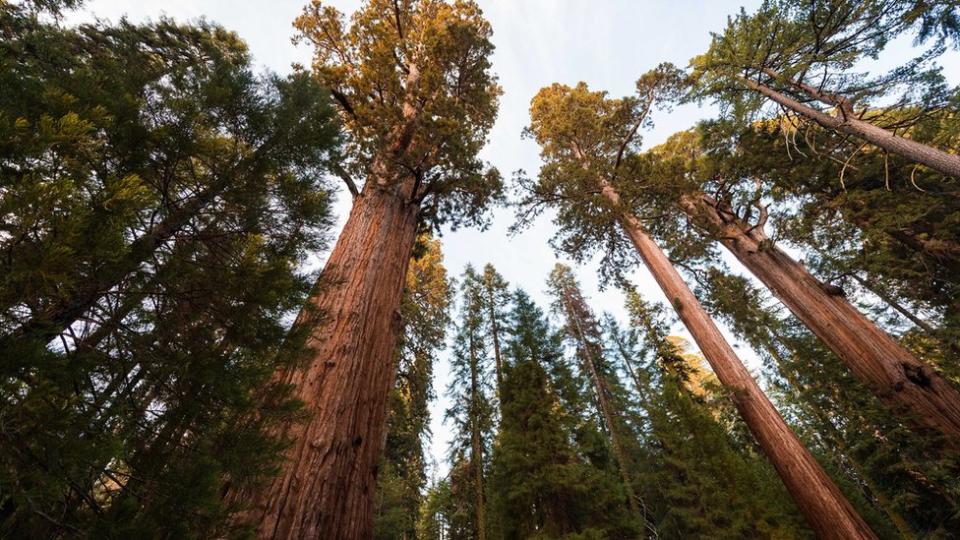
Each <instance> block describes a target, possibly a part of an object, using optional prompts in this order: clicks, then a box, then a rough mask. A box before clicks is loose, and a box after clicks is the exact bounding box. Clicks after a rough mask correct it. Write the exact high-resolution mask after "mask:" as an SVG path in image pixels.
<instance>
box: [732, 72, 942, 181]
mask: <svg viewBox="0 0 960 540" xmlns="http://www.w3.org/2000/svg"><path fill="white" fill-rule="evenodd" d="M741 80H742V81H743V82H744V84H746V86H747V87H748V88H750V89H751V90H754V91H756V92H758V93H760V94H762V95H764V96H766V97H767V98H768V99H770V100H771V101H773V102H775V103H777V104H778V105H781V106H783V107H784V108H786V109H789V110H791V111H793V112H795V113H797V114H800V115H802V116H805V117H806V118H808V119H810V120H813V121H814V122H816V123H818V124H820V125H821V126H823V127H825V128H827V129H830V130H834V131H838V132H840V133H844V134H847V135H853V136H854V137H857V138H859V139H861V140H864V141H866V142H868V143H870V144H873V145H874V146H877V147H879V148H882V149H884V150H886V151H887V152H891V153H894V154H897V155H900V156H903V157H905V158H907V159H909V160H910V161H915V162H917V163H920V164H921V165H926V166H927V167H930V168H931V169H933V170H935V171H939V172H941V173H943V174H946V175H948V176H953V177H955V178H960V156H958V155H956V154H949V153H947V152H944V151H943V150H938V149H936V148H933V147H932V146H928V145H926V144H923V143H919V142H917V141H914V140H912V139H906V138H904V137H899V136H897V135H894V134H893V133H891V132H889V131H887V130H885V129H883V128H881V127H877V126H875V125H873V124H871V123H870V122H865V121H863V120H860V119H859V118H857V117H856V116H854V114H853V111H848V110H846V108H845V106H844V104H843V103H840V104H839V108H840V109H841V114H839V115H838V116H831V115H829V114H826V113H824V112H822V111H819V110H817V109H814V108H813V107H810V106H807V105H804V104H803V103H800V102H799V101H797V100H795V99H793V98H791V97H790V96H787V95H786V94H783V93H781V92H778V91H776V90H774V89H772V88H770V87H769V86H767V85H765V84H761V83H758V82H756V81H754V80H752V79H749V78H746V77H743V78H741ZM814 97H815V98H818V99H819V96H814Z"/></svg>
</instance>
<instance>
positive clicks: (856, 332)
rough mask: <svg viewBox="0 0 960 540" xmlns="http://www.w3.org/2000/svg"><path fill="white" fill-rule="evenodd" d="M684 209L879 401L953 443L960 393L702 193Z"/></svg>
mask: <svg viewBox="0 0 960 540" xmlns="http://www.w3.org/2000/svg"><path fill="white" fill-rule="evenodd" d="M681 206H683V208H684V210H685V212H687V214H688V215H689V216H691V217H692V218H693V219H694V221H695V222H697V223H699V224H700V225H701V226H702V227H703V228H704V229H706V230H707V231H708V232H709V233H710V234H711V235H712V236H713V237H715V238H717V239H718V240H719V241H720V242H721V243H722V244H723V245H724V246H726V248H727V249H729V250H730V252H731V253H733V254H734V255H735V256H736V257H737V260H739V261H740V262H741V263H742V264H743V265H744V266H746V267H747V269H749V270H750V271H751V272H752V273H753V275H754V276H756V277H757V279H759V280H760V281H762V282H763V283H764V284H765V285H766V286H767V287H768V288H769V289H770V291H771V292H773V294H774V295H776V297H777V298H779V299H780V301H781V302H783V303H784V305H786V306H787V307H788V308H789V309H790V311H791V312H792V313H793V314H794V315H795V316H796V317H797V318H798V319H800V321H801V322H802V323H803V324H804V325H806V327H807V328H809V329H810V331H811V332H813V333H814V334H816V335H817V337H819V338H820V340H821V341H823V343H824V344H825V345H827V347H829V348H830V350H832V351H833V352H834V353H835V354H836V355H837V356H838V357H839V358H840V359H841V360H842V361H843V362H844V363H845V364H846V365H847V366H849V367H850V370H851V371H852V372H853V374H854V375H855V376H856V377H857V378H859V379H860V380H861V381H863V382H864V383H866V384H867V385H868V386H869V387H870V388H871V389H872V390H873V391H874V393H876V394H877V395H878V396H879V397H880V398H881V399H883V400H885V401H886V402H888V403H890V404H892V405H894V406H895V407H897V408H898V409H902V410H904V411H905V412H906V413H907V414H908V416H909V417H910V418H911V420H913V421H914V422H915V423H917V424H919V425H922V426H925V427H928V428H932V429H935V430H938V431H940V432H941V433H943V434H944V435H946V436H947V437H949V438H950V439H951V440H953V441H956V442H958V443H960V392H958V391H957V389H956V388H954V387H953V386H952V385H951V384H950V383H949V382H947V381H946V380H945V379H944V378H943V377H942V376H941V375H940V374H939V373H937V371H936V370H935V369H934V368H932V367H931V366H928V365H926V364H924V363H922V362H920V361H919V360H918V359H917V358H915V357H914V356H913V355H912V354H910V352H909V351H907V350H906V349H904V348H903V347H901V346H900V344H899V343H897V342H896V340H894V339H893V338H892V337H890V336H889V335H888V334H887V333H885V332H884V331H883V330H881V329H880V328H878V327H877V326H876V325H875V324H873V322H872V321H870V320H869V319H867V318H866V317H865V316H864V315H863V314H862V313H860V311H858V310H857V309H856V308H855V307H854V306H853V305H852V304H850V302H849V301H848V300H847V299H846V298H845V297H844V296H843V295H842V294H839V292H840V291H831V290H829V289H828V288H827V287H825V286H824V285H823V284H822V283H821V282H820V281H819V280H817V279H816V278H815V277H813V276H812V275H811V274H810V272H808V271H807V269H806V268H805V267H804V266H803V265H802V264H800V263H798V262H797V261H795V260H793V259H792V258H790V256H789V255H787V254H786V253H784V252H783V251H782V250H780V249H779V248H777V247H776V246H775V245H773V243H772V242H771V241H770V239H769V238H768V237H767V236H766V234H765V233H764V232H763V227H762V226H750V225H748V224H747V223H745V222H743V221H742V220H741V219H740V218H738V217H737V216H736V214H735V213H734V212H733V211H732V209H730V208H729V206H727V205H725V204H723V203H718V202H717V201H715V200H714V199H713V198H712V197H710V196H708V195H705V194H702V193H700V194H697V195H691V196H686V197H684V198H683V199H682V201H681Z"/></svg>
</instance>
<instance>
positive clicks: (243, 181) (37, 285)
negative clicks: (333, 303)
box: [0, 2, 337, 537]
mask: <svg viewBox="0 0 960 540" xmlns="http://www.w3.org/2000/svg"><path fill="white" fill-rule="evenodd" d="M71 5H73V3H72V2H41V3H34V4H32V5H25V4H17V5H12V4H9V3H8V4H4V5H3V6H0V18H2V23H0V28H2V32H3V34H4V40H3V42H2V44H0V62H2V64H3V69H0V77H2V78H3V82H2V84H3V86H4V88H5V91H4V92H3V96H2V97H0V171H2V172H0V214H2V215H3V216H5V218H4V226H5V227H6V229H5V230H4V231H3V233H2V234H0V251H2V252H3V253H4V256H3V261H4V262H3V263H2V264H3V265H4V269H3V270H2V271H0V274H2V277H0V297H2V299H3V300H2V302H3V306H4V309H3V310H2V311H0V328H2V332H3V333H4V335H5V336H6V337H5V338H4V343H3V345H2V346H0V356H2V363H0V365H2V372H0V385H2V386H0V396H2V398H0V416H2V419H3V420H2V422H0V424H2V428H0V484H2V485H3V486H4V488H3V490H2V495H0V536H10V535H13V536H17V537H64V536H69V537H74V536H90V537H143V536H155V535H158V534H159V535H167V536H171V537H189V536H223V535H229V534H234V533H236V532H237V531H235V530H233V529H232V528H231V527H230V526H229V525H228V524H227V523H225V521H226V518H227V516H228V514H229V512H230V511H231V510H232V508H231V507H230V506H229V505H224V504H223V503H222V501H221V499H220V489H221V485H222V483H223V481H224V479H226V478H229V479H230V480H231V481H232V482H234V483H238V484H256V483H258V482H259V481H262V480H263V477H264V476H265V475H266V474H267V473H269V471H270V470H271V469H272V467H273V466H274V465H275V463H276V460H277V458H278V457H279V455H278V454H279V452H280V450H281V445H280V443H279V441H277V440H276V439H275V438H273V437H271V436H269V435H270V429H271V428H272V427H273V426H274V425H275V424H276V423H277V422H278V421H279V420H280V419H284V418H286V417H289V416H290V414H291V412H292V410H293V407H292V404H291V403H290V402H289V401H288V400H287V399H286V398H285V396H284V393H283V392H282V389H278V388H275V387H270V386H264V384H265V383H266V382H267V381H268V379H269V375H270V373H271V372H272V371H273V369H274V368H275V367H276V365H277V363H278V362H280V363H282V362H284V361H285V357H282V358H280V359H279V360H278V357H277V355H278V352H279V349H280V345H281V343H282V342H283V341H284V334H285V329H284V325H283V320H284V318H285V317H287V316H288V315H290V314H291V311H292V310H294V309H296V308H298V307H299V306H300V305H301V304H302V302H303V301H304V299H305V298H306V296H307V292H308V280H306V279H305V276H302V275H300V274H298V273H297V272H296V270H295V269H296V268H298V267H299V265H300V264H302V262H303V260H304V258H305V257H306V256H307V254H308V253H312V252H316V251H317V250H320V249H322V248H323V246H324V235H325V233H326V231H327V228H328V227H329V221H330V209H329V201H330V192H329V190H328V188H327V186H326V185H324V184H323V182H322V181H321V180H320V179H322V178H323V173H324V170H325V168H326V165H327V164H328V162H329V153H330V152H331V151H333V150H334V149H335V146H336V143H337V140H336V127H335V123H334V122H332V112H331V108H330V106H329V98H328V96H327V95H326V93H325V92H324V91H323V89H322V88H321V87H320V86H319V85H318V84H316V83H315V82H314V81H312V80H311V79H310V78H309V77H306V76H304V75H295V76H292V77H290V78H287V79H281V78H277V77H272V76H271V77H264V78H257V77H255V76H254V75H253V74H252V71H251V68H250V60H249V56H248V54H247V50H246V46H245V45H244V43H243V42H242V41H241V40H240V39H239V38H238V37H237V36H236V35H234V34H232V33H230V32H227V31H226V30H224V29H222V28H220V27H217V26H215V25H211V24H207V23H198V24H196V25H179V24H176V23H173V22H171V21H168V20H161V21H159V22H157V23H150V24H144V25H135V24H132V23H129V22H125V21H124V22H121V23H119V24H117V25H107V24H104V23H96V24H91V25H81V26H79V27H76V28H67V27H63V26H60V24H59V23H58V22H57V20H56V18H55V17H54V18H51V17H49V16H48V15H50V13H49V12H44V11H42V10H44V9H49V8H50V7H51V6H53V7H54V8H58V9H59V8H68V7H70V6H71ZM38 10H40V11H38ZM201 200H203V202H202V204H199V203H198V201H201ZM172 216H176V218H175V221H177V225H176V227H173V228H168V229H166V230H167V232H169V233H170V234H166V233H165V234H163V235H154V234H153V232H156V230H157V229H156V227H157V226H158V224H163V223H169V222H170V219H171V218H172ZM8 217H9V220H7V218H8ZM151 231H153V232H151ZM8 233H9V235H8ZM150 235H153V236H150ZM146 237H150V238H152V240H150V242H144V241H143V239H144V238H146ZM66 308H69V309H66ZM38 321H39V322H38ZM51 337H56V338H57V339H55V340H54V341H53V342H52V343H48V342H49V341H50V338H51ZM288 347H289V350H290V351H295V350H296V349H297V339H296V337H295V336H294V337H291V338H290V340H289V345H288ZM259 387H263V388H262V389H261V390H259V391H258V393H256V394H255V392H254V390H256V389H257V388H259ZM261 394H262V395H264V396H270V398H271V399H272V400H273V401H276V402H277V403H279V404H282V405H283V406H282V407H278V408H277V409H275V410H273V411H266V412H264V413H263V414H255V411H256V403H257V398H258V397H259V395H261Z"/></svg>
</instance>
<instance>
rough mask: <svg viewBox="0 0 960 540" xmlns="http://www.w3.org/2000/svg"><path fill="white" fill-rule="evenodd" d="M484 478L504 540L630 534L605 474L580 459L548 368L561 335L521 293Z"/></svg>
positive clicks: (559, 352)
mask: <svg viewBox="0 0 960 540" xmlns="http://www.w3.org/2000/svg"><path fill="white" fill-rule="evenodd" d="M509 320H510V324H509V328H510V337H509V340H508V345H507V347H506V350H505V351H506V354H505V356H506V359H507V362H506V365H505V369H504V371H505V373H504V379H505V382H504V388H503V395H502V398H501V399H502V402H503V420H502V422H501V425H500V432H499V434H498V437H497V444H496V446H495V448H494V455H493V463H492V465H491V473H490V487H489V489H490V493H491V513H492V516H491V521H492V523H495V524H496V526H495V527H494V531H495V533H496V534H497V536H498V537H502V538H584V537H593V536H596V537H602V538H610V537H613V538H616V537H624V536H632V535H634V534H636V530H635V527H636V525H635V522H634V519H635V517H634V518H631V516H629V514H628V513H627V511H626V507H625V505H624V503H623V491H622V488H621V487H620V486H618V480H617V479H616V477H615V476H614V475H613V474H612V473H611V471H609V470H605V469H603V468H597V467H595V466H593V465H592V464H591V463H590V462H589V461H587V460H585V458H584V456H583V454H582V452H581V450H580V449H579V448H577V446H576V443H575V439H574V437H573V434H572V433H571V431H570V426H571V425H572V424H573V423H575V422H577V421H578V420H577V419H575V418H571V417H572V416H573V415H572V412H571V411H570V410H569V409H567V408H565V407H563V405H562V404H561V401H560V399H559V397H558V396H557V394H556V389H555V385H554V383H553V381H552V380H551V377H550V375H549V373H548V371H547V367H548V366H550V365H552V364H556V363H558V362H563V361H564V358H563V348H562V344H561V336H560V335H559V334H557V333H556V332H555V331H553V330H552V329H551V328H550V326H549V323H548V322H547V320H546V316H545V315H544V313H543V312H542V311H541V310H540V309H539V308H538V307H537V306H536V305H535V304H534V303H533V302H532V301H531V300H530V298H529V297H528V296H527V295H526V294H525V293H523V292H520V291H518V292H517V293H516V294H515V295H514V302H513V309H512V311H511V313H510V317H509Z"/></svg>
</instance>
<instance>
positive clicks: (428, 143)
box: [231, 0, 501, 539]
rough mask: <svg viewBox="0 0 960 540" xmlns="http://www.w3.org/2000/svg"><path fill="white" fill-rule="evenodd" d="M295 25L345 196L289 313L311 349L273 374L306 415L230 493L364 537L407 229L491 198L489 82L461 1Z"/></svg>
mask: <svg viewBox="0 0 960 540" xmlns="http://www.w3.org/2000/svg"><path fill="white" fill-rule="evenodd" d="M295 26H296V27H297V29H298V30H299V31H300V35H301V37H302V39H305V40H307V41H309V42H310V43H312V44H313V45H314V47H315V49H316V56H315V58H314V63H313V68H314V73H315V75H316V77H317V78H318V79H319V80H320V81H321V83H322V84H323V85H325V86H327V87H328V88H329V89H330V91H331V93H332V94H333V97H334V99H335V100H336V102H337V103H338V105H339V107H340V112H341V118H342V120H343V123H344V126H345V129H346V131H347V134H348V140H347V150H346V155H347V160H346V162H345V163H344V165H343V167H342V168H341V170H340V171H339V173H340V176H341V177H342V178H343V179H344V181H345V183H346V185H347V188H348V189H349V191H350V193H351V194H352V195H353V197H354V203H353V208H352V209H351V212H350V217H349V219H348V220H347V222H346V225H345V226H344V229H343V231H342V232H341V234H340V236H339V238H338V240H337V243H336V246H335V247H334V249H333V252H332V253H331V255H330V258H329V259H328V260H327V263H326V266H325V269H324V272H323V274H322V276H321V282H320V283H319V284H318V287H317V289H316V293H315V294H314V295H313V296H312V298H311V300H310V309H308V310H305V311H304V312H303V313H302V314H301V316H300V317H299V318H298V320H297V322H296V323H295V324H296V325H297V326H307V327H309V328H311V329H312V331H311V336H310V339H309V344H310V345H311V346H312V347H313V349H314V351H313V353H312V354H311V355H310V357H309V358H308V359H306V361H305V362H304V363H303V365H302V366H300V367H298V368H297V369H286V370H281V371H278V373H277V375H276V380H277V381H278V382H281V383H285V384H289V385H291V386H293V387H294V388H295V393H296V395H297V396H298V397H299V398H300V399H301V400H303V401H304V402H305V403H306V408H307V411H308V412H309V413H310V418H309V420H307V421H306V422H304V423H301V424H297V425H294V426H291V427H290V428H289V429H288V430H287V431H286V436H287V437H288V438H289V439H290V440H291V441H292V443H293V444H292V445H291V447H290V449H289V451H288V453H287V462H286V463H285V464H284V466H283V469H282V472H281V474H280V475H279V476H278V477H277V478H276V480H275V481H274V482H273V483H272V484H271V485H270V486H269V487H268V488H266V489H263V490H258V491H256V492H255V493H250V494H246V493H236V492H235V493H233V494H232V495H231V496H232V497H233V498H234V499H236V500H250V501H251V502H252V508H251V509H250V510H249V511H248V512H246V513H245V514H244V515H242V516H239V518H240V519H241V520H244V521H246V522H249V523H251V524H253V525H255V526H256V529H257V534H258V535H259V536H260V537H263V538H298V537H303V536H320V535H323V536H327V537H335V538H344V539H351V538H367V537H369V536H370V534H371V524H372V516H373V512H372V504H373V495H374V493H375V491H376V489H375V485H376V475H377V463H378V460H379V458H380V453H381V450H382V447H383V441H384V426H385V419H386V399H387V395H388V394H389V390H390V385H391V383H392V381H393V380H394V373H393V372H394V368H393V366H394V362H393V354H394V350H395V347H396V338H397V331H398V330H399V326H400V325H399V322H400V321H399V320H398V314H399V311H398V310H399V308H400V305H401V301H402V291H403V283H404V278H405V276H406V270H407V263H408V260H409V258H410V255H411V250H412V248H413V245H414V241H415V238H416V234H417V231H418V229H429V228H432V227H437V226H439V225H440V224H441V223H449V224H452V225H453V226H457V225H463V224H468V223H481V222H482V221H483V213H484V211H485V208H486V206H487V204H488V203H489V202H490V201H491V200H493V199H495V198H496V197H497V196H498V193H499V191H500V189H501V181H500V178H499V176H498V174H497V173H496V172H495V171H494V170H492V169H488V168H487V167H486V166H485V165H484V164H483V163H482V162H481V161H480V160H479V159H478V158H477V152H479V150H480V148H481V147H482V146H483V144H484V143H485V139H486V135H487V133H488V131H489V130H490V127H491V125H492V124H493V121H494V118H495V116H496V108H497V99H498V96H499V94H500V88H499V87H498V86H497V83H496V78H495V77H494V76H493V75H492V74H491V73H490V60H489V57H490V54H491V53H492V51H493V45H492V44H491V42H490V35H491V29H490V25H489V23H487V21H486V20H485V19H484V18H483V15H482V13H481V12H480V9H479V8H478V7H477V5H476V4H475V3H473V2H469V1H458V2H454V3H448V2H444V1H441V0H403V1H399V0H398V1H392V2H391V1H387V0H369V1H367V2H365V3H364V4H363V5H362V6H361V8H360V9H359V10H358V11H357V12H356V13H355V14H354V15H353V16H352V18H351V19H350V21H349V22H347V21H346V20H345V19H344V17H343V15H342V14H341V13H339V12H338V11H337V10H336V9H334V8H332V7H329V6H326V5H324V4H322V3H321V2H319V1H314V2H312V3H311V4H310V5H309V6H308V7H307V8H306V10H305V12H304V13H303V15H302V16H301V17H300V18H298V19H297V21H296V23H295ZM355 178H365V179H366V181H365V182H364V183H363V187H362V189H361V188H360V187H358V186H357V184H356V182H355V181H354V179H355ZM311 312H316V313H318V314H319V320H317V318H315V317H312V316H311V315H310V313H311Z"/></svg>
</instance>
